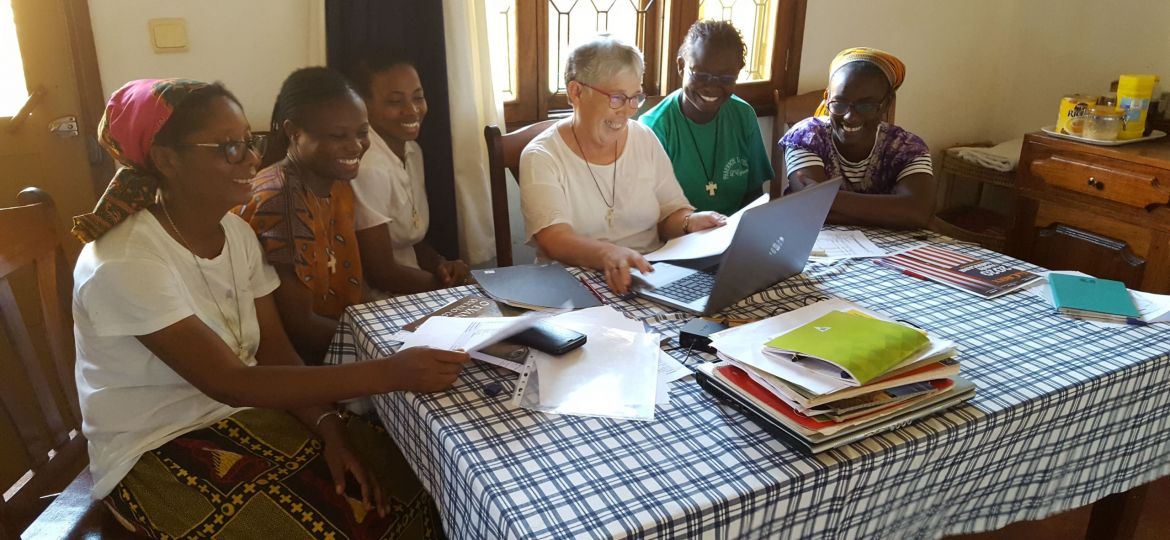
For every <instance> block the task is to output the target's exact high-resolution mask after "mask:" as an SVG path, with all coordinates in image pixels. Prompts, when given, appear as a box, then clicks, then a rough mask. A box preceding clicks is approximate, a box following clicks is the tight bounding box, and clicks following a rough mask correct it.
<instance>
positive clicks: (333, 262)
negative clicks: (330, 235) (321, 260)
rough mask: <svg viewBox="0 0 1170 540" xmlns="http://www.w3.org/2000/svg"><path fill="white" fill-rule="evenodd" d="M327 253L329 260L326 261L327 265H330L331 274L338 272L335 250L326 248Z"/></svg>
mask: <svg viewBox="0 0 1170 540" xmlns="http://www.w3.org/2000/svg"><path fill="white" fill-rule="evenodd" d="M325 253H326V254H327V255H329V262H328V263H326V264H325V266H328V267H329V273H330V274H336V273H337V257H334V256H333V250H329V249H327V250H325Z"/></svg>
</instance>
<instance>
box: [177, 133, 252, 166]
mask: <svg viewBox="0 0 1170 540" xmlns="http://www.w3.org/2000/svg"><path fill="white" fill-rule="evenodd" d="M178 146H180V147H184V146H198V147H200V148H219V149H220V151H222V152H223V159H224V160H226V161H227V162H228V164H230V165H238V164H240V163H243V162H244V160H245V159H247V157H248V154H247V153H246V151H247V150H251V151H252V152H255V153H256V156H258V157H264V151H265V150H267V149H268V136H267V135H251V136H249V137H248V138H247V139H244V140H242V141H228V142H225V143H189V144H180V145H178Z"/></svg>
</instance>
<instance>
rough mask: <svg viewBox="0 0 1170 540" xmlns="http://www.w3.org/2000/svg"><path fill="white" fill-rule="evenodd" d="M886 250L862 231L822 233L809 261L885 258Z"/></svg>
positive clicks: (814, 245) (818, 236)
mask: <svg viewBox="0 0 1170 540" xmlns="http://www.w3.org/2000/svg"><path fill="white" fill-rule="evenodd" d="M886 255H887V253H886V250H884V249H882V248H880V247H878V246H877V244H874V243H873V242H872V241H870V239H869V237H867V236H865V233H863V232H861V231H821V233H820V234H819V235H817V241H816V243H815V244H813V248H812V253H811V254H810V255H809V259H812V260H837V259H858V258H862V257H884V256H886Z"/></svg>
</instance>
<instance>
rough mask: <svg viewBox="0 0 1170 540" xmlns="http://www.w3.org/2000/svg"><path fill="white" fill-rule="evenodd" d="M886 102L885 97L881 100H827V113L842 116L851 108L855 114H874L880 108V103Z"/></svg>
mask: <svg viewBox="0 0 1170 540" xmlns="http://www.w3.org/2000/svg"><path fill="white" fill-rule="evenodd" d="M885 102H886V99H885V98H882V99H881V101H838V100H833V101H830V102H829V113H830V114H835V115H837V116H844V115H846V114H848V113H849V109H853V111H854V112H856V113H857V114H865V115H870V114H876V113H877V112H878V111H879V110H881V108H882V104H883V103H885Z"/></svg>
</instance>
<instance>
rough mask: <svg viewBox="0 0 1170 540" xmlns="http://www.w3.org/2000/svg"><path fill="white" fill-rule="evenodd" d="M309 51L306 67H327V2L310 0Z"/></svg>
mask: <svg viewBox="0 0 1170 540" xmlns="http://www.w3.org/2000/svg"><path fill="white" fill-rule="evenodd" d="M308 9H309V50H308V54H307V55H306V56H305V58H306V60H307V62H306V63H305V65H306V66H323V65H325V2H324V0H309V5H308Z"/></svg>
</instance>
